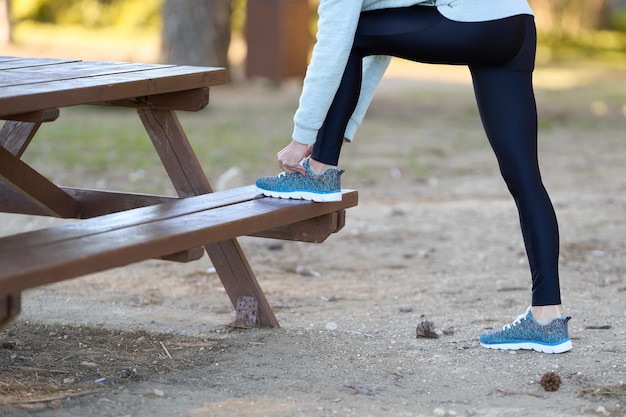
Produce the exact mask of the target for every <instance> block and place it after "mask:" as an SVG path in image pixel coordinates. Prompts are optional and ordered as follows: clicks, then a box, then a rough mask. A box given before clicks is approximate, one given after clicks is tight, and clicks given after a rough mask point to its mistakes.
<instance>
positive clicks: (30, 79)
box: [0, 62, 174, 88]
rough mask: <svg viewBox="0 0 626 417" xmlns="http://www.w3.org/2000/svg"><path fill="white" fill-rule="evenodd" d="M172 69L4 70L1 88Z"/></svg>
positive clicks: (76, 65) (80, 65)
mask: <svg viewBox="0 0 626 417" xmlns="http://www.w3.org/2000/svg"><path fill="white" fill-rule="evenodd" d="M172 67H174V66H173V65H155V64H132V63H128V62H120V63H108V62H72V63H69V64H63V65H41V66H35V67H26V68H16V69H3V70H1V71H0V88H2V87H11V86H20V85H31V84H37V83H45V82H52V81H64V80H73V79H77V78H84V77H97V76H101V75H113V74H121V73H124V72H132V71H145V70H153V69H162V68H172Z"/></svg>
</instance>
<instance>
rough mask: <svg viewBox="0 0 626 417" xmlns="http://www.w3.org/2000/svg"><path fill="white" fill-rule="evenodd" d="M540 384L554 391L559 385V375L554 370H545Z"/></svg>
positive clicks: (547, 389)
mask: <svg viewBox="0 0 626 417" xmlns="http://www.w3.org/2000/svg"><path fill="white" fill-rule="evenodd" d="M541 386H542V387H543V389H545V390H546V391H556V390H558V389H559V387H560V386H561V377H560V376H559V375H558V374H557V373H556V372H546V373H545V374H543V376H542V377H541Z"/></svg>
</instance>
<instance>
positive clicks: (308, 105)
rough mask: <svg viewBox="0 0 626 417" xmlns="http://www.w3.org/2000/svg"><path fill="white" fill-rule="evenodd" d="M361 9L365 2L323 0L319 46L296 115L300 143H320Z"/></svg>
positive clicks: (305, 81) (305, 78)
mask: <svg viewBox="0 0 626 417" xmlns="http://www.w3.org/2000/svg"><path fill="white" fill-rule="evenodd" d="M362 6H363V0H320V4H319V7H318V10H317V13H318V16H319V20H318V25H317V35H316V38H317V42H316V43H315V46H314V47H313V55H312V57H311V62H310V63H309V66H308V67H307V72H306V75H305V77H304V84H303V87H302V93H301V94H300V101H299V106H298V110H297V111H296V113H295V115H294V130H293V135H292V137H293V139H294V140H295V141H297V142H300V143H303V144H307V145H310V144H313V143H315V140H316V139H317V132H318V130H319V129H320V128H321V127H322V124H323V123H324V119H325V118H326V114H327V113H328V109H329V108H330V105H331V104H332V101H333V99H334V97H335V93H336V92H337V90H338V88H339V84H340V82H341V77H342V76H343V72H344V69H345V67H346V63H347V62H348V57H349V55H350V50H351V49H352V44H353V42H354V34H355V33H356V28H357V25H358V23H359V16H360V14H361V8H362Z"/></svg>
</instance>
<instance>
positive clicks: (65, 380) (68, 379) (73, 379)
mask: <svg viewBox="0 0 626 417" xmlns="http://www.w3.org/2000/svg"><path fill="white" fill-rule="evenodd" d="M74 382H76V378H63V383H64V384H73V383H74Z"/></svg>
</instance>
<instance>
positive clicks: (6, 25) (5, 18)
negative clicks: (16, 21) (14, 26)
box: [0, 0, 12, 46]
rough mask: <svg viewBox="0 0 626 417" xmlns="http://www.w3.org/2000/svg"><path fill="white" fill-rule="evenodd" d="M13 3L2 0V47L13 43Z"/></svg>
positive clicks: (0, 26) (0, 37)
mask: <svg viewBox="0 0 626 417" xmlns="http://www.w3.org/2000/svg"><path fill="white" fill-rule="evenodd" d="M10 7H11V2H10V1H9V0H0V46H3V45H8V44H10V43H11V40H12V39H11V12H10Z"/></svg>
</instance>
